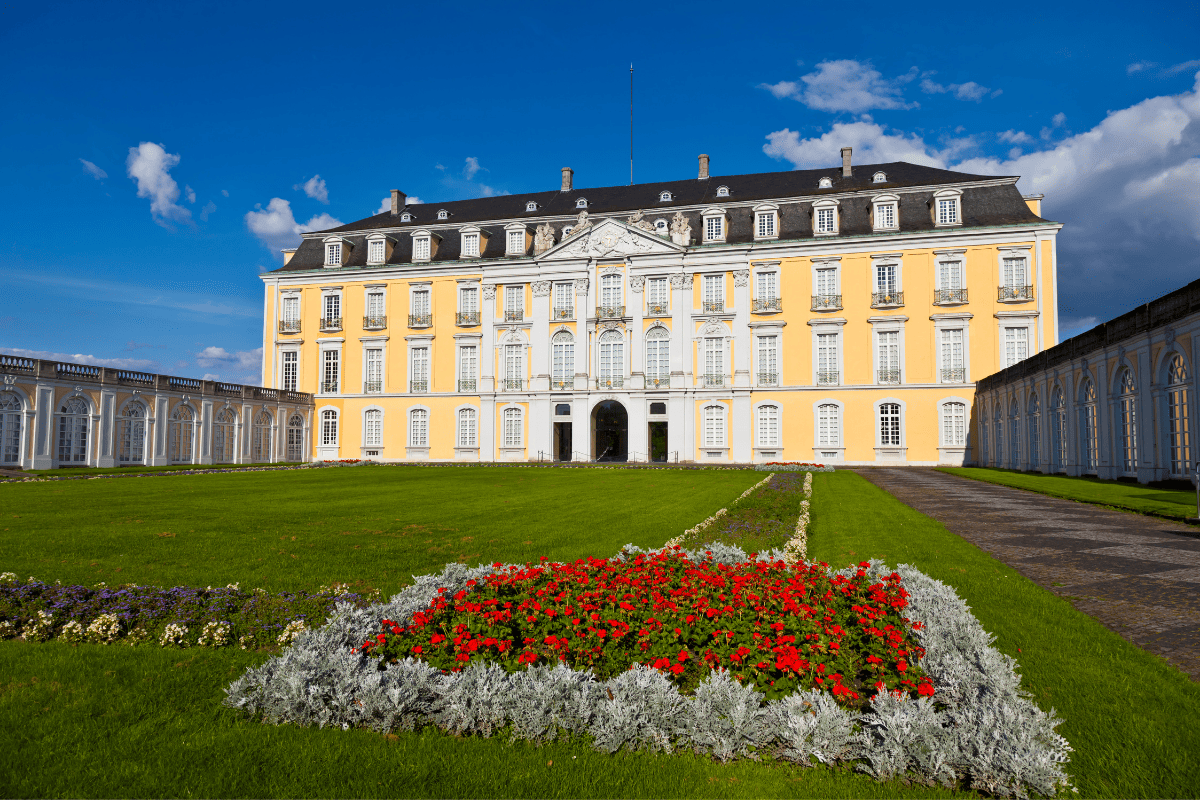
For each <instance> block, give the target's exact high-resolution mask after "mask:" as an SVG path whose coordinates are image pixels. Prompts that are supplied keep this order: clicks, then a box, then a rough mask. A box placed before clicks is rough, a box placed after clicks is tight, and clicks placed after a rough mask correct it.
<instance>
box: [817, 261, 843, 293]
mask: <svg viewBox="0 0 1200 800" xmlns="http://www.w3.org/2000/svg"><path fill="white" fill-rule="evenodd" d="M837 293H838V285H837V267H822V268H820V269H818V270H817V294H820V295H831V294H837Z"/></svg>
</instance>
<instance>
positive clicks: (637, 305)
mask: <svg viewBox="0 0 1200 800" xmlns="http://www.w3.org/2000/svg"><path fill="white" fill-rule="evenodd" d="M645 285H646V279H645V278H643V277H642V276H640V275H638V276H635V277H632V278H630V279H629V299H628V302H629V305H628V307H626V309H625V311H626V313H628V314H629V316H630V317H632V318H633V321H632V323H631V327H630V330H629V334H630V335H629V385H630V388H632V389H644V388H646V365H645V359H646V346H645V344H644V341H643V339H644V334H645V331H644V330H643V328H644V327H645V323H644V318H645V313H646V304H645V302H644V300H643V296H642V289H643V288H644V287H645ZM632 424H633V419H632V417H630V425H632ZM643 427H644V426H643ZM630 430H631V431H632V427H631V428H630ZM644 436H646V432H645V431H643V437H644ZM629 441H630V445H629V447H630V449H633V436H632V433H631V434H630V439H629Z"/></svg>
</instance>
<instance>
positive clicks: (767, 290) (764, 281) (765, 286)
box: [754, 272, 779, 301]
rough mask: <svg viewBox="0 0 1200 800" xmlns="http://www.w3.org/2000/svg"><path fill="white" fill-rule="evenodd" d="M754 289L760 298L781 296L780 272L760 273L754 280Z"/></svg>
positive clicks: (770, 298)
mask: <svg viewBox="0 0 1200 800" xmlns="http://www.w3.org/2000/svg"><path fill="white" fill-rule="evenodd" d="M754 290H755V294H756V296H757V299H758V300H767V301H770V300H774V299H775V298H776V297H778V296H779V273H777V272H760V273H758V275H757V276H756V277H755V280H754Z"/></svg>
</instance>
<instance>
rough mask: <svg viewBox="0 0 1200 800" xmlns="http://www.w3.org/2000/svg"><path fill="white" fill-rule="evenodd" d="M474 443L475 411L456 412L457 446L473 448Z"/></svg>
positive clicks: (463, 410) (465, 409)
mask: <svg viewBox="0 0 1200 800" xmlns="http://www.w3.org/2000/svg"><path fill="white" fill-rule="evenodd" d="M475 442H476V439H475V409H473V408H464V409H461V410H460V411H459V412H458V446H459V447H475V446H476V444H475Z"/></svg>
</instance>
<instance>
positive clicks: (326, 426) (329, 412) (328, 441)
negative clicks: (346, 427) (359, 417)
mask: <svg viewBox="0 0 1200 800" xmlns="http://www.w3.org/2000/svg"><path fill="white" fill-rule="evenodd" d="M337 443H338V413H337V412H336V411H334V410H333V409H332V408H327V409H325V410H324V411H322V412H321V444H322V445H325V446H337Z"/></svg>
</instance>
